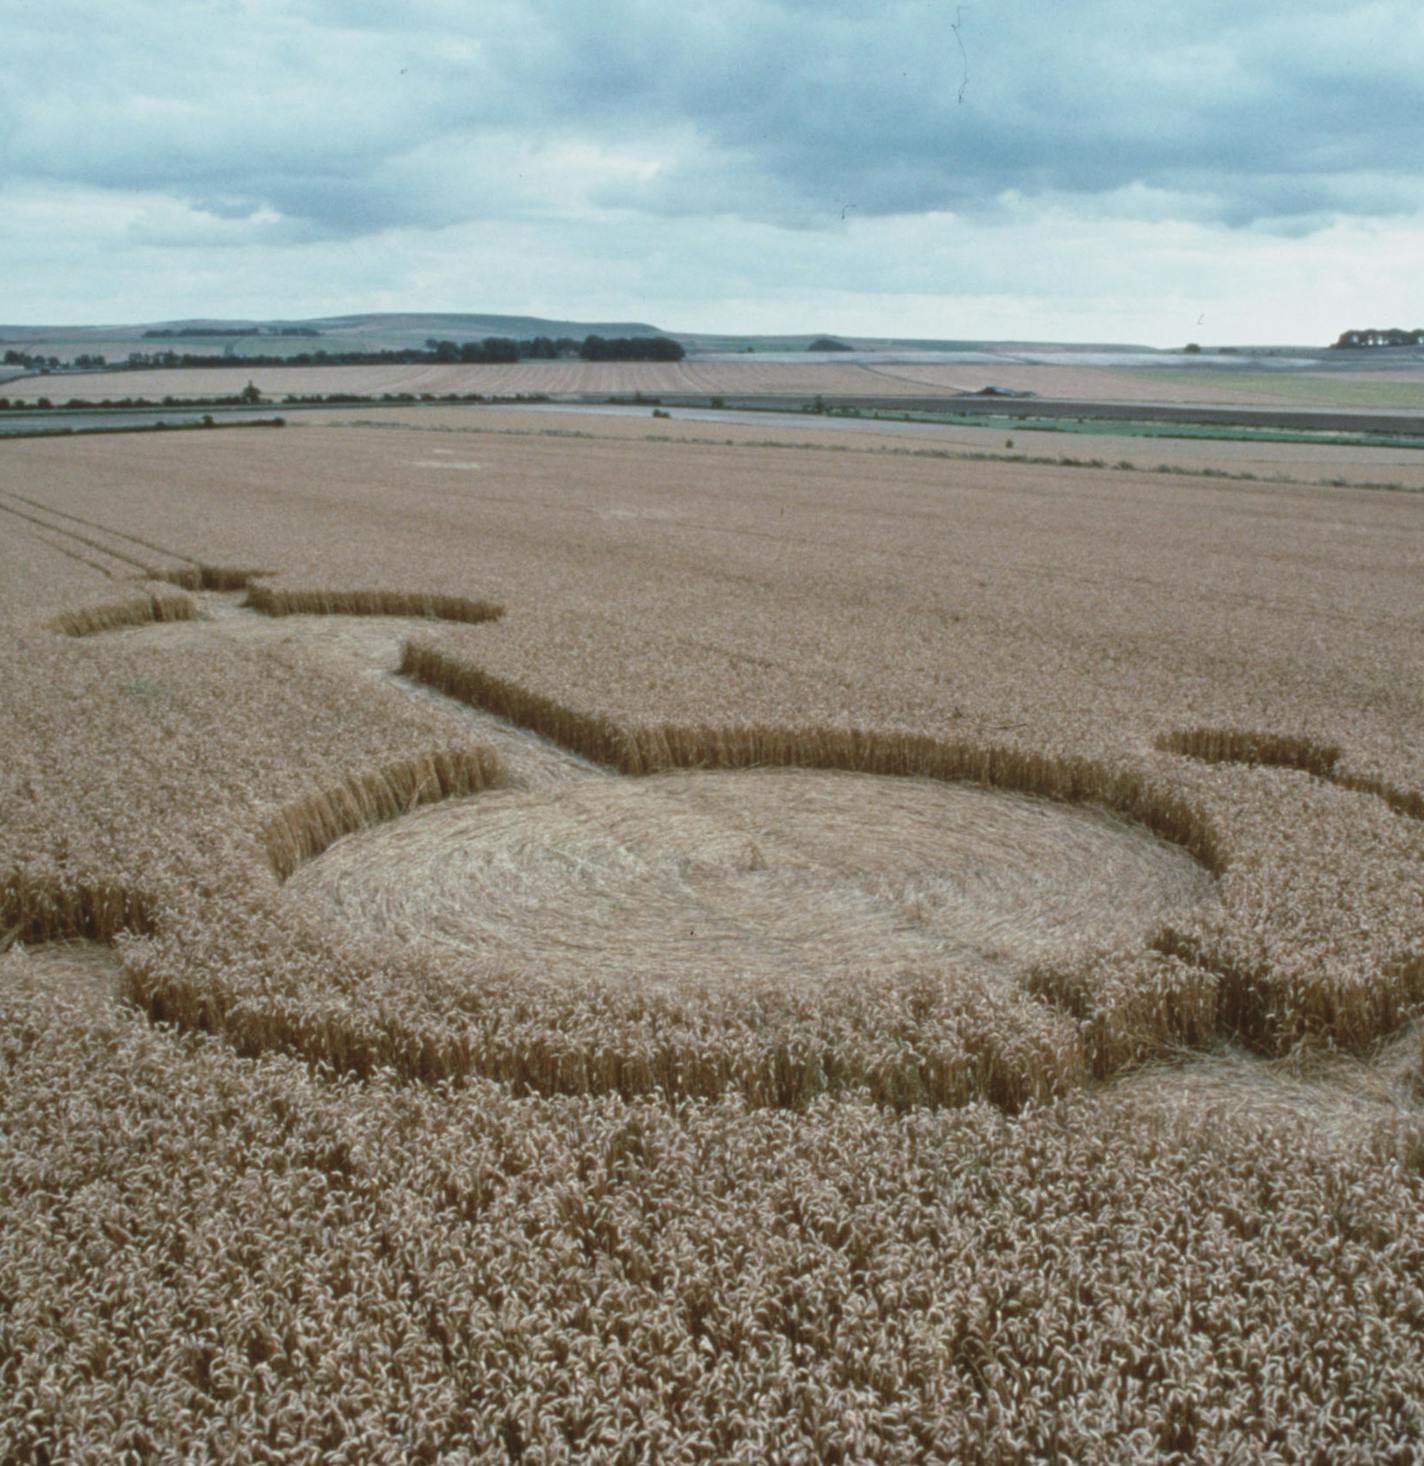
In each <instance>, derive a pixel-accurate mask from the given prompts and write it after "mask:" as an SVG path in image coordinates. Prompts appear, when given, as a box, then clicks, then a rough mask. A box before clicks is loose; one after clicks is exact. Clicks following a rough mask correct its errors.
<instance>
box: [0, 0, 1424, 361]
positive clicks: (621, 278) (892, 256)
mask: <svg viewBox="0 0 1424 1466" xmlns="http://www.w3.org/2000/svg"><path fill="white" fill-rule="evenodd" d="M1421 262H1424V5H1421V4H1420V3H1419V0H1373V3H1372V0H1354V3H1349V4H1347V3H1344V0H968V3H965V4H962V5H953V4H944V3H940V0H865V3H861V0H712V3H702V4H697V5H691V4H688V5H679V4H668V3H667V0H597V3H595V0H162V3H154V0H0V320H3V321H6V322H11V323H40V322H48V323H77V322H96V321H134V320H152V319H159V318H173V317H184V316H197V315H217V316H288V317H302V316H313V315H325V314H335V313H339V312H348V311H360V310H469V311H494V312H510V313H529V314H537V315H547V316H556V317H567V318H572V319H585V320H588V319H600V318H601V319H640V320H647V321H652V322H654V323H656V324H658V325H660V326H663V327H664V328H667V329H671V330H678V329H682V330H699V331H728V332H736V331H752V332H778V331H786V332H802V331H812V330H836V331H841V332H844V333H847V334H857V333H858V334H864V335H879V336H896V335H898V336H924V337H950V338H1004V339H1031V340H1045V341H1047V340H1077V341H1139V342H1146V343H1150V344H1154V345H1171V344H1179V343H1181V342H1183V341H1186V340H1189V339H1191V340H1200V341H1202V342H1216V343H1232V342H1250V341H1256V342H1260V341H1274V342H1301V343H1307V342H1324V341H1328V340H1332V339H1333V338H1334V337H1335V336H1336V335H1338V333H1339V332H1340V331H1341V330H1343V329H1344V328H1345V327H1347V326H1358V325H1374V324H1378V325H1386V326H1388V325H1402V326H1409V327H1414V326H1419V325H1424V279H1421V274H1422V273H1424V272H1421V270H1420V264H1421Z"/></svg>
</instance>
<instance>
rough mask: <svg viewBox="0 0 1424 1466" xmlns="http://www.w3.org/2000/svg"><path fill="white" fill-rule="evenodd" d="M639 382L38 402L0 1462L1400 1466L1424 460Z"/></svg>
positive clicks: (10, 603) (10, 557)
mask: <svg viewBox="0 0 1424 1466" xmlns="http://www.w3.org/2000/svg"><path fill="white" fill-rule="evenodd" d="M421 422H424V423H425V426H421ZM437 426H439V427H441V428H443V429H446V430H448V436H447V435H444V434H442V433H438V432H435V431H432V429H433V428H435V427H437ZM653 426H654V425H651V424H649V427H648V430H647V431H642V430H641V429H636V430H635V428H634V427H633V426H632V425H630V424H629V423H627V422H624V423H623V424H622V425H621V426H619V427H617V428H613V427H599V428H597V429H595V428H592V427H590V426H589V420H588V419H587V418H580V417H574V416H566V417H559V416H557V415H555V414H543V413H541V414H538V415H537V417H536V416H535V415H529V416H526V417H517V416H516V415H515V414H513V413H493V412H486V411H485V410H483V409H471V410H470V412H469V415H468V416H467V417H461V416H459V415H457V414H452V415H450V416H449V417H448V418H447V417H446V416H445V415H443V414H442V417H441V420H440V422H439V423H438V424H437V423H435V422H434V421H433V420H426V419H421V420H420V422H418V421H417V420H416V419H415V418H414V417H412V418H411V420H410V421H399V420H395V419H392V420H390V421H387V422H386V423H385V424H384V425H380V426H377V425H371V424H361V423H359V422H354V421H352V420H351V415H350V414H349V413H348V414H347V415H345V416H344V417H343V416H341V415H336V416H333V417H330V418H327V419H324V420H316V419H313V420H312V421H311V422H310V423H309V424H307V425H304V426H300V427H289V428H288V429H286V430H284V431H283V432H280V433H270V434H256V433H247V434H236V435H226V434H218V433H212V434H203V435H197V434H194V435H175V436H169V437H165V436H162V435H154V436H145V437H138V438H133V437H123V438H109V439H105V438H87V439H73V440H69V441H40V440H31V441H24V442H15V443H10V444H7V445H5V446H4V449H3V465H4V466H3V473H0V647H3V651H0V656H3V662H4V666H3V676H4V685H5V688H6V695H5V697H4V698H3V699H2V700H0V746H3V747H4V748H5V750H6V757H5V759H4V761H3V763H0V811H3V818H0V1014H2V1015H3V1016H0V1145H3V1147H4V1151H5V1154H4V1157H3V1163H0V1178H3V1180H0V1191H3V1195H4V1197H5V1206H4V1208H3V1211H2V1212H0V1297H3V1299H4V1300H5V1302H4V1308H3V1309H0V1459H4V1460H15V1461H60V1460H64V1461H95V1462H98V1461H115V1460H118V1461H135V1462H138V1461H147V1460H173V1461H179V1460H204V1459H253V1460H270V1461H289V1460H290V1461H315V1460H331V1461H350V1462H368V1461H390V1462H399V1461H411V1460H427V1461H436V1460H457V1461H458V1460H469V1461H501V1460H524V1461H530V1462H533V1461H560V1460H567V1461H608V1462H615V1461H619V1462H623V1461H626V1462H634V1461H639V1460H656V1461H714V1460H715V1461H747V1462H752V1461H786V1462H791V1461H845V1462H852V1461H904V1462H909V1461H943V1462H950V1461H996V1462H997V1461H1012V1460H1025V1461H1026V1460H1033V1459H1073V1460H1084V1461H1121V1460H1137V1459H1142V1460H1147V1459H1164V1458H1165V1459H1174V1460H1181V1461H1187V1460H1191V1461H1198V1460H1201V1461H1223V1462H1225V1461H1239V1460H1248V1459H1249V1460H1278V1461H1305V1460H1310V1461H1315V1460H1321V1461H1324V1460H1329V1461H1332V1462H1333V1461H1361V1462H1365V1461H1370V1462H1374V1461H1399V1462H1407V1461H1410V1460H1413V1459H1416V1458H1417V1456H1418V1453H1419V1451H1420V1450H1421V1448H1424V1370H1421V1367H1420V1364H1419V1350H1418V1339H1419V1336H1420V1330H1421V1327H1424V1290H1421V1284H1420V1277H1421V1267H1422V1266H1424V1228H1421V1224H1420V1221H1419V1218H1420V1216H1421V1215H1424V1211H1421V1206H1424V1106H1422V1105H1421V1092H1424V1040H1421V1028H1420V1025H1419V1020H1418V1015H1419V1012H1420V1005H1421V1001H1422V1000H1424V754H1422V753H1421V744H1420V741H1419V737H1418V734H1419V729H1420V726H1421V715H1424V636H1421V631H1424V596H1421V568H1424V554H1421V550H1424V521H1421V517H1420V507H1419V503H1418V499H1417V496H1416V495H1412V494H1408V493H1397V492H1382V491H1376V490H1371V489H1367V488H1361V487H1342V488H1330V487H1321V486H1315V485H1313V484H1310V483H1307V482H1296V483H1269V482H1264V481H1229V482H1228V481H1224V480H1217V479H1204V478H1201V477H1199V476H1196V475H1193V474H1191V473H1177V472H1165V473H1158V472H1139V471H1136V470H1133V469H1119V470H1109V469H1094V468H1085V467H1081V466H1072V465H1066V464H1065V465H1058V464H1041V463H1039V464H1035V463H1016V462H1011V461H992V462H990V461H977V460H975V459H973V458H968V457H955V456H948V455H947V454H945V453H942V452H936V453H925V454H922V455H917V454H915V453H911V452H890V451H879V450H880V449H881V448H886V449H888V448H890V447H892V446H894V445H895V443H896V442H900V443H901V444H902V446H903V440H895V439H887V440H885V441H884V442H883V443H882V441H881V440H880V439H879V438H878V437H873V436H867V437H866V438H865V439H863V440H857V441H858V444H859V448H860V449H861V450H863V451H847V435H846V434H845V433H843V432H839V431H837V430H835V429H833V428H831V427H821V426H818V425H816V424H812V423H806V424H802V423H796V424H794V425H789V426H787V425H767V426H766V427H761V426H758V427H756V428H748V429H738V430H735V431H733V430H731V429H729V430H727V431H726V432H723V431H721V430H718V431H717V432H716V433H715V434H713V433H712V432H710V431H709V430H708V429H707V426H706V425H705V424H696V425H687V424H677V423H674V424H673V425H672V426H671V427H670V428H669V426H668V425H667V424H664V423H659V424H657V425H656V431H653ZM458 434H466V435H465V436H458ZM914 441H915V442H916V443H918V442H919V439H918V438H917V439H915V440H914ZM1305 467H1308V465H1305ZM1358 472H1359V479H1360V482H1368V481H1369V480H1370V478H1371V477H1373V476H1374V475H1373V471H1372V470H1370V469H1369V467H1368V459H1367V455H1364V456H1362V457H1361V459H1360V466H1359V470H1358ZM1308 476H1309V477H1315V476H1321V477H1323V476H1326V474H1325V473H1324V472H1322V473H1321V474H1319V475H1315V474H1310V475H1308ZM1301 477H1302V478H1305V477H1307V474H1306V473H1305V472H1304V470H1302V473H1301Z"/></svg>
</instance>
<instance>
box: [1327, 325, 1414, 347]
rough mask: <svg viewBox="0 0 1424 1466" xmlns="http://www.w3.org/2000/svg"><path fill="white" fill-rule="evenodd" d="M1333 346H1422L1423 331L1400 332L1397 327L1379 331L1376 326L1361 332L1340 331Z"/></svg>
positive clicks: (1368, 327)
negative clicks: (1338, 337)
mask: <svg viewBox="0 0 1424 1466" xmlns="http://www.w3.org/2000/svg"><path fill="white" fill-rule="evenodd" d="M1334 345H1335V346H1341V347H1357V346H1424V329H1421V330H1418V331H1402V330H1400V329H1399V327H1398V326H1392V327H1390V328H1389V329H1388V330H1381V329H1380V328H1379V327H1378V326H1367V327H1365V329H1364V330H1361V331H1342V332H1341V333H1340V339H1339V340H1338V341H1336V342H1335V343H1334Z"/></svg>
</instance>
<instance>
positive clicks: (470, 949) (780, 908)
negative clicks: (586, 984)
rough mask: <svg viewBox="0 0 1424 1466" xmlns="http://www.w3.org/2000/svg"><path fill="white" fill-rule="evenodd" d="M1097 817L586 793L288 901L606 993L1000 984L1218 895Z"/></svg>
mask: <svg viewBox="0 0 1424 1466" xmlns="http://www.w3.org/2000/svg"><path fill="white" fill-rule="evenodd" d="M1211 884H1212V883H1211V877H1210V876H1209V875H1208V873H1207V872H1206V871H1205V870H1204V869H1203V868H1202V867H1201V866H1200V865H1199V864H1198V863H1197V862H1196V861H1194V860H1193V859H1192V858H1191V857H1190V856H1189V855H1187V854H1186V853H1185V852H1184V851H1182V850H1180V849H1178V848H1177V847H1175V846H1172V845H1168V844H1166V843H1165V842H1163V841H1161V840H1159V839H1157V838H1156V837H1155V836H1153V835H1151V834H1150V833H1148V832H1147V831H1146V830H1145V829H1142V828H1141V827H1139V826H1137V825H1133V824H1129V823H1127V822H1125V821H1123V820H1119V819H1116V818H1114V817H1113V816H1111V815H1108V814H1106V813H1104V812H1102V811H1101V810H1097V809H1092V808H1085V807H1078V806H1068V805H1061V804H1054V803H1050V802H1048V801H1045V800H1039V799H1030V798H1027V797H1024V796H1021V795H1016V794H1005V793H1000V792H997V791H991V790H985V789H976V788H972V787H969V786H966V785H956V784H942V783H938V782H935V781H931V780H920V779H896V778H884V777H877V776H874V775H867V774H843V773H821V772H811V771H805V770H793V769H774V770H772V769H768V770H748V771H739V772H735V773H675V774H663V775H658V776H655V777H651V778H643V779H619V778H613V779H589V780H587V781H578V782H573V783H569V784H565V785H563V786H561V787H559V788H558V789H556V790H551V791H531V790H501V791H495V792H491V793H486V794H481V795H478V796H476V797H475V798H473V799H467V800H461V801H458V802H454V803H448V804H440V805H434V806H431V807H429V808H426V809H422V810H419V811H417V812H415V813H412V814H410V815H407V816H405V817H403V818H401V819H399V820H395V821H393V822H392V823H390V824H387V825H381V826H377V827H375V828H373V829H370V830H365V831H362V832H360V833H358V834H355V835H350V836H347V837H346V838H345V839H343V840H339V841H337V842H336V843H335V844H334V845H332V846H331V847H330V848H329V849H328V850H327V851H325V852H324V853H323V854H322V855H320V856H319V857H318V858H317V859H315V860H313V861H311V862H310V863H308V864H307V865H305V866H303V867H302V868H301V869H300V870H298V871H297V872H296V874H295V875H294V876H293V877H292V879H291V880H290V881H289V882H288V886H287V889H288V891H289V892H290V893H291V894H292V895H293V896H295V897H296V898H297V899H300V900H302V901H304V902H308V903H315V904H316V906H317V907H318V908H319V909H324V910H325V911H326V912H328V913H329V914H330V915H332V916H334V917H336V918H338V919H339V920H340V921H341V923H342V924H343V925H344V926H345V927H346V928H347V929H348V930H350V931H354V932H355V933H358V934H360V933H369V934H376V933H380V934H383V935H386V936H395V937H397V938H401V939H405V940H409V941H412V942H417V943H422V944H431V945H433V946H436V947H440V948H444V949H446V950H451V949H455V950H457V951H460V952H463V953H467V954H471V955H476V956H478V957H479V958H480V959H481V962H482V964H483V963H487V964H489V965H490V966H492V967H495V968H502V969H504V970H510V969H514V970H532V969H535V968H537V969H538V970H540V971H542V972H546V973H548V974H549V975H551V976H557V975H568V976H575V977H580V978H584V979H590V980H594V981H598V980H603V979H608V980H619V979H626V978H630V977H631V978H635V979H651V980H663V981H674V982H677V981H679V980H682V979H692V980H704V979H716V980H728V979H730V980H735V979H736V978H738V977H751V978H762V979H764V978H767V977H771V978H775V977H778V976H785V977H787V978H795V979H797V980H803V979H805V978H807V977H814V976H816V975H830V974H834V973H837V972H842V973H843V972H846V971H848V970H854V971H857V972H862V973H868V972H875V971H881V972H885V971H902V970H905V969H909V968H917V967H925V966H929V965H933V964H943V963H945V962H953V963H956V964H959V965H972V966H977V967H980V968H989V969H991V970H1001V969H1003V968H1005V967H1007V966H1009V965H1011V964H1013V963H1015V962H1017V961H1021V960H1024V959H1034V958H1040V957H1043V956H1046V955H1048V954H1049V953H1050V952H1052V951H1053V950H1055V949H1056V948H1059V947H1061V946H1064V945H1066V944H1068V943H1070V942H1072V943H1075V944H1076V943H1078V942H1080V941H1084V940H1088V941H1093V942H1104V943H1107V942H1117V941H1121V940H1137V939H1140V938H1142V937H1143V936H1145V935H1146V934H1147V933H1148V932H1150V931H1151V930H1152V929H1153V928H1154V927H1155V926H1157V925H1158V924H1159V923H1160V922H1161V921H1162V920H1164V919H1165V918H1167V917H1168V916H1171V915H1173V914H1178V913H1180V912H1182V911H1183V910H1184V909H1185V908H1187V907H1189V906H1191V905H1193V904H1195V903H1196V902H1197V901H1199V900H1201V899H1202V898H1203V897H1204V896H1206V895H1207V894H1208V893H1209V892H1210V890H1211Z"/></svg>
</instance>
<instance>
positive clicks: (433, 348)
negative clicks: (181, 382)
mask: <svg viewBox="0 0 1424 1466" xmlns="http://www.w3.org/2000/svg"><path fill="white" fill-rule="evenodd" d="M146 334H152V333H146ZM281 334H284V335H285V334H289V333H287V332H282V333H281ZM686 355H687V353H686V351H685V350H684V349H683V347H682V344H681V343H680V342H677V341H673V340H672V339H670V338H669V337H667V336H614V337H610V338H605V337H603V336H585V337H584V339H583V340H582V341H576V340H575V339H574V338H573V337H572V336H558V337H553V336H535V337H533V338H532V339H530V340H527V341H516V340H514V339H513V338H512V337H507V336H486V337H485V338H484V340H482V341H458V342H457V341H441V340H437V339H436V338H435V337H433V336H432V337H429V338H427V340H426V342H425V346H424V349H421V348H419V347H408V348H405V349H402V350H394V351H327V350H325V349H321V350H318V351H300V352H295V353H293V354H292V355H291V356H274V355H264V354H253V353H247V352H244V353H243V354H242V355H241V356H215V355H213V354H212V353H211V352H202V353H197V352H190V351H174V350H173V349H172V348H171V347H170V348H169V349H167V350H165V351H131V352H129V354H128V356H127V358H126V359H125V360H124V361H121V362H110V361H108V360H107V359H106V358H105V357H103V356H99V355H97V354H96V355H81V356H76V357H75V358H74V359H73V360H72V361H70V362H67V363H66V362H61V361H60V359H59V357H57V356H40V355H32V354H31V353H29V352H25V351H7V352H6V353H5V357H4V365H5V366H17V367H21V368H23V369H25V370H26V371H38V372H52V371H59V370H60V369H61V367H64V366H68V367H69V368H70V369H71V370H79V371H105V370H107V371H136V370H140V369H145V368H147V369H154V368H158V369H166V368H171V367H224V366H228V367H230V366H233V365H234V364H239V365H242V366H250V367H277V366H294V367H304V366H438V365H448V364H455V363H476V364H479V365H500V364H509V363H513V362H519V361H557V360H559V359H560V358H563V357H579V358H581V359H582V360H584V361H681V360H682V359H683V357H684V356H686Z"/></svg>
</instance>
